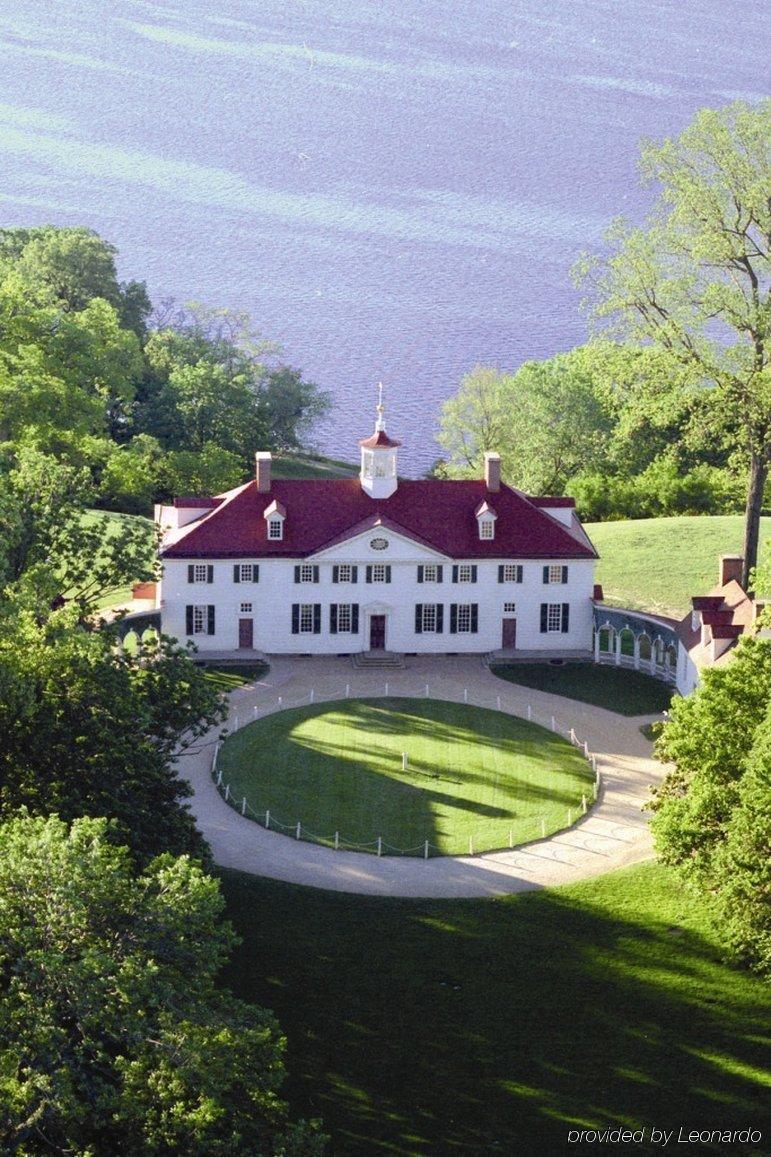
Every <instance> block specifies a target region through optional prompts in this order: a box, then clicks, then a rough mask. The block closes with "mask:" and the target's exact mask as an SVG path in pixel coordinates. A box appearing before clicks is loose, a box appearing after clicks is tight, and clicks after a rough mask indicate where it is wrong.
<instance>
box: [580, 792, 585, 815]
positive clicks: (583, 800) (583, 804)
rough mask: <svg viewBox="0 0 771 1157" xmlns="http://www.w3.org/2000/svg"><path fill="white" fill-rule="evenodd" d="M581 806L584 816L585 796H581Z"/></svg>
mask: <svg viewBox="0 0 771 1157" xmlns="http://www.w3.org/2000/svg"><path fill="white" fill-rule="evenodd" d="M581 806H582V807H583V809H584V815H586V796H585V795H582V796H581Z"/></svg>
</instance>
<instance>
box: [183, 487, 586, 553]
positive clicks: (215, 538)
mask: <svg viewBox="0 0 771 1157" xmlns="http://www.w3.org/2000/svg"><path fill="white" fill-rule="evenodd" d="M486 497H487V489H486V487H485V483H484V481H482V480H481V479H480V480H478V481H476V480H475V481H468V482H467V481H456V480H451V479H429V480H421V481H403V482H400V483H399V485H398V487H397V489H396V491H395V493H394V494H392V495H391V497H390V498H386V499H372V498H370V496H369V495H368V494H367V493H366V492H365V491H364V490H362V487H361V483H360V482H359V479H358V478H336V479H305V478H302V479H274V481H273V484H272V486H271V489H270V495H269V496H268V495H266V494H265V493H260V492H259V491H258V490H257V487H256V484H255V483H254V482H250V483H248V484H247V485H246V486H243V487H240V488H239V489H238V490H235V491H232V492H231V494H230V495H228V496H226V497H225V498H224V500H223V501H222V502H221V504H220V505H219V506H218V508H217V509H215V510H212V511H211V513H210V514H207V515H204V516H203V517H202V518H200V519H197V520H196V521H195V522H193V523H190V525H189V526H188V527H185V528H183V530H182V531H181V533H180V534H179V535H177V536H175V541H174V542H172V543H170V544H169V545H168V546H167V547H166V548H165V549H164V550H163V552H162V553H163V554H164V556H165V557H166V558H269V557H278V558H282V557H283V558H286V557H290V558H302V557H304V556H307V555H310V554H315V553H316V552H317V551H319V550H321V549H323V548H325V547H328V546H331V545H334V544H335V543H336V542H339V541H341V540H343V539H345V538H349V537H351V536H352V535H354V534H357V533H362V532H363V531H365V530H367V529H370V528H373V529H374V527H375V526H376V525H380V526H381V527H388V528H390V529H392V530H394V531H396V532H397V533H399V532H401V533H403V534H405V535H406V536H407V537H408V538H412V539H415V540H417V541H418V542H420V543H423V544H425V545H426V546H429V547H432V548H433V549H434V550H436V551H438V552H440V553H441V554H444V555H447V556H448V557H450V558H485V557H489V558H565V559H569V558H596V557H597V552H596V551H595V549H594V547H593V546H592V544H591V543H590V542H589V540H588V538H587V537H586V535H585V533H584V531H583V528H582V527H581V525H580V523H579V522H578V520H577V519H576V520H575V521H574V525H573V527H572V528H571V527H568V526H565V525H563V524H562V523H560V522H558V521H557V520H556V519H555V518H552V517H551V515H549V514H546V513H545V512H544V511H542V510H540V509H539V508H538V507H537V506H535V505H534V504H533V503H532V502H530V501H529V500H528V499H527V498H526V497H525V496H524V495H522V494H520V493H518V492H517V491H515V490H512V489H511V488H510V487H508V486H505V485H503V486H501V489H500V490H499V491H497V492H496V495H495V505H496V510H497V514H498V521H497V523H496V531H495V538H494V539H480V538H479V527H478V524H477V520H476V518H475V517H474V512H475V510H476V509H477V507H478V506H479V504H480V502H482V501H485V499H486ZM271 500H275V501H276V502H280V503H282V504H283V506H284V507H285V508H286V523H285V526H284V537H283V539H280V540H270V539H268V537H267V526H266V523H265V519H264V511H265V507H266V504H267V503H268V502H269V501H271ZM378 520H380V522H379V523H378Z"/></svg>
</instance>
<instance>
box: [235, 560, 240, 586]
mask: <svg viewBox="0 0 771 1157" xmlns="http://www.w3.org/2000/svg"><path fill="white" fill-rule="evenodd" d="M240 581H241V567H240V566H239V565H238V563H236V564H235V566H234V567H233V582H234V583H240Z"/></svg>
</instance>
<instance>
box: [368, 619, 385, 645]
mask: <svg viewBox="0 0 771 1157" xmlns="http://www.w3.org/2000/svg"><path fill="white" fill-rule="evenodd" d="M385 620H386V617H385V615H370V619H369V649H370V651H383V650H385Z"/></svg>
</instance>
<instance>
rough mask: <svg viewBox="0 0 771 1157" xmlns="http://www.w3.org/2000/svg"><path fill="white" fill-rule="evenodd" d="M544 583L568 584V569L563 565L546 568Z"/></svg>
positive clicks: (544, 570)
mask: <svg viewBox="0 0 771 1157" xmlns="http://www.w3.org/2000/svg"><path fill="white" fill-rule="evenodd" d="M543 581H544V582H545V583H566V582H567V581H568V568H567V567H566V566H562V565H561V564H556V565H554V566H545V567H544V568H543Z"/></svg>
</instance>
